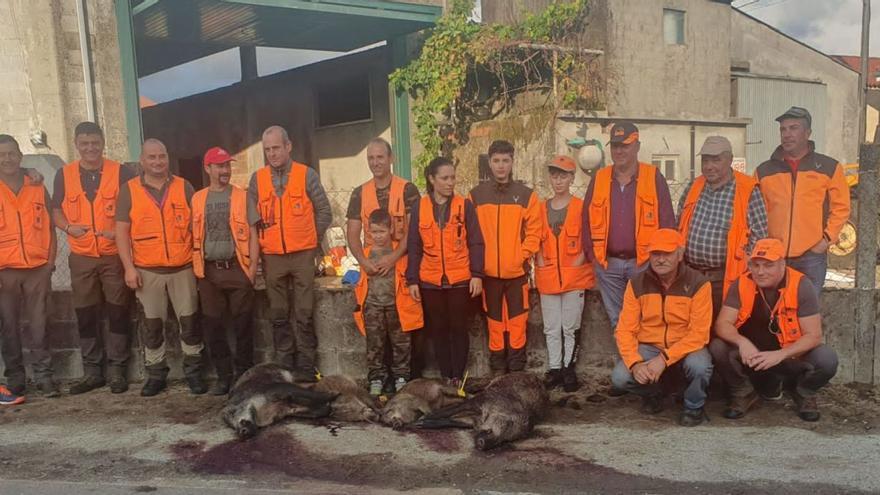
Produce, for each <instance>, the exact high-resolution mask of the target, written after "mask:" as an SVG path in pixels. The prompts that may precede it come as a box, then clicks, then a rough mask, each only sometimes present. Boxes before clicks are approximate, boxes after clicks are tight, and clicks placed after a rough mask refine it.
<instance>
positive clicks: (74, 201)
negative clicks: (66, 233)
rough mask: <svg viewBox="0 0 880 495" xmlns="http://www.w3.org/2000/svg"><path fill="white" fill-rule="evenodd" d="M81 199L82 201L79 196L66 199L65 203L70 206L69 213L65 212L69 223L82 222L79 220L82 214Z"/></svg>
mask: <svg viewBox="0 0 880 495" xmlns="http://www.w3.org/2000/svg"><path fill="white" fill-rule="evenodd" d="M79 199H80V196H79V194H77V195H75V196H73V197H69V198H67V199H65V202H66V203H67V205H68V208H67V210H68V211H65V212H64V214H65V216H66V217H67V221H68V222H69V223H74V222H79V220H80V219H79V216H80V215H79V214H80V211H79Z"/></svg>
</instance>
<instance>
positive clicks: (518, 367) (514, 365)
mask: <svg viewBox="0 0 880 495" xmlns="http://www.w3.org/2000/svg"><path fill="white" fill-rule="evenodd" d="M507 369H508V370H510V371H511V372H514V371H522V370H524V369H526V348H525V347H523V348H521V349H510V348H508V349H507Z"/></svg>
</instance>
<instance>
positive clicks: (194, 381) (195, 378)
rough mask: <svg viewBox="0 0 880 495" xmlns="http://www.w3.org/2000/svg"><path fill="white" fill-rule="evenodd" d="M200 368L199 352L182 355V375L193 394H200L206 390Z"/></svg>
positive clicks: (200, 358)
mask: <svg viewBox="0 0 880 495" xmlns="http://www.w3.org/2000/svg"><path fill="white" fill-rule="evenodd" d="M202 369H203V364H202V355H201V354H196V355H190V356H183V376H184V377H185V378H186V384H187V385H189V390H190V392H192V393H193V395H201V394H204V393H205V392H207V391H208V387H207V386H205V380H204V379H203V378H202Z"/></svg>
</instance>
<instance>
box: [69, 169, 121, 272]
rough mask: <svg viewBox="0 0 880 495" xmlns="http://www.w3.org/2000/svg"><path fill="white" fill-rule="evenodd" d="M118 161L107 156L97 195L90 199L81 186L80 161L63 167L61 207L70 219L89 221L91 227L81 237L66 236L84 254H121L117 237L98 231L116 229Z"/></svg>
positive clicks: (79, 222) (85, 223)
mask: <svg viewBox="0 0 880 495" xmlns="http://www.w3.org/2000/svg"><path fill="white" fill-rule="evenodd" d="M119 167H120V165H119V163H117V162H114V161H112V160H106V159H105V160H104V165H102V167H101V183H100V185H98V190H97V191H95V198H94V199H93V200H92V201H89V198H88V197H86V193H85V191H83V188H82V181H81V177H80V162H79V161H78V160H77V161H75V162H72V163H69V164H67V165H65V166H64V168H63V169H61V173H62V174H64V176H63V177H64V201H62V202H61V211H62V212H63V213H64V218H66V219H67V221H68V223H71V224H74V225H86V226H88V227H89V230H88V231H86V233H85V234H83V235H81V236H79V237H73V236H72V235H69V234H68V236H67V244H68V245H69V246H70V251H71V252H73V253H76V254H79V255H82V256H89V257H92V258H97V257H99V256H108V255H114V254H118V253H119V250H118V249H117V248H116V241H115V240H114V239H108V238H107V237H104V236H99V235H97V234H98V232H115V229H116V198H117V197H118V196H119Z"/></svg>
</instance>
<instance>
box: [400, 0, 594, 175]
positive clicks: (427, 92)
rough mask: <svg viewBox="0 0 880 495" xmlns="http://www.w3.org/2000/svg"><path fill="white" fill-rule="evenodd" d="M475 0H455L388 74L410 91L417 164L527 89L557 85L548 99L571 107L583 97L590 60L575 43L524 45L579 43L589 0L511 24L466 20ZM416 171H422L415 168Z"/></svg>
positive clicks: (557, 6) (557, 4) (456, 140)
mask: <svg viewBox="0 0 880 495" xmlns="http://www.w3.org/2000/svg"><path fill="white" fill-rule="evenodd" d="M473 4H474V2H473V0H452V2H451V6H450V8H449V9H448V10H447V12H446V13H445V14H444V15H443V17H441V18H440V19H439V20H438V21H437V24H436V26H435V27H434V28H432V29H431V30H430V33H429V35H428V37H427V38H426V39H425V40H424V44H423V46H422V50H421V54H420V55H419V57H418V58H416V59H414V60H413V61H412V62H410V64H409V65H407V66H405V67H402V68H399V69H397V70H396V71H394V73H392V74H391V76H390V80H391V83H392V84H393V86H394V87H395V89H396V90H398V91H406V92H408V93H409V94H410V95H412V96H413V98H414V100H415V102H414V104H413V109H412V111H413V119H414V123H415V126H416V129H417V131H416V132H417V134H416V138H417V139H418V141H419V142H420V143H421V144H422V146H423V147H424V151H423V152H422V153H420V154H419V156H417V157H416V159H415V164H414V165H415V167H414V168H416V169H418V170H420V169H422V168H424V167H425V166H426V165H427V163H428V162H429V161H430V160H431V159H432V158H434V157H436V156H438V155H440V154H444V155H449V154H450V153H451V150H452V148H454V146H455V145H457V144H462V143H463V142H466V141H467V139H468V136H467V133H468V131H469V128H470V125H471V123H473V122H475V121H477V120H481V119H485V118H489V117H491V116H492V115H493V113H494V114H495V115H497V113H498V112H500V109H503V108H506V107H507V106H508V105H509V104H510V103H511V102H512V100H513V98H514V97H515V96H516V95H518V94H522V93H524V92H528V91H536V90H537V91H543V92H548V91H550V90H551V89H553V90H554V96H555V97H556V98H555V99H554V100H553V101H548V103H547V105H556V106H564V107H567V108H571V107H573V106H576V105H578V104H579V103H582V102H583V101H584V99H583V93H584V87H583V83H582V82H580V79H582V76H583V74H585V73H587V72H588V69H589V60H588V59H587V57H584V56H583V54H581V52H579V51H576V50H571V51H562V52H552V51H549V50H539V49H535V48H531V47H528V46H525V45H529V44H546V45H556V46H576V45H577V39H578V37H579V35H580V33H581V32H582V31H583V29H584V26H585V18H586V14H587V0H573V1H555V2H554V3H552V4H551V5H549V6H548V7H547V8H546V9H545V10H544V11H542V12H539V13H533V14H528V15H526V16H525V18H524V20H523V21H522V22H520V23H518V24H515V25H501V24H477V23H474V22H471V21H469V20H468V16H469V15H470V13H471V12H472V10H473ZM415 175H416V176H417V177H420V174H415Z"/></svg>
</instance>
